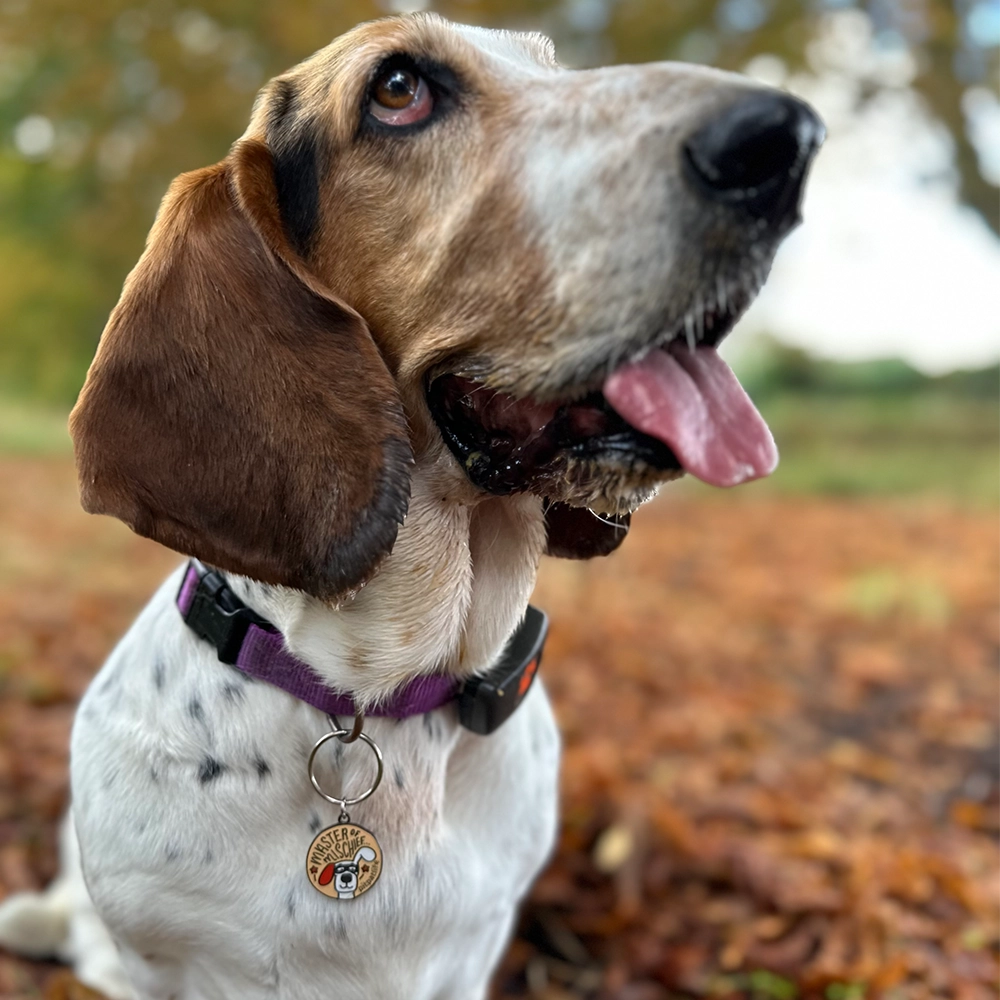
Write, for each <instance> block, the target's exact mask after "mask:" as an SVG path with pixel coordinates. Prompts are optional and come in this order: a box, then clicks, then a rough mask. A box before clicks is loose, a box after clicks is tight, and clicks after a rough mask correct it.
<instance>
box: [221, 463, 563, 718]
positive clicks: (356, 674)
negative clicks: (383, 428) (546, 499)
mask: <svg viewBox="0 0 1000 1000" xmlns="http://www.w3.org/2000/svg"><path fill="white" fill-rule="evenodd" d="M544 549H545V520H544V515H543V513H542V506H541V500H540V499H539V498H538V497H535V496H532V495H529V494H521V495H517V496H509V497H486V498H483V497H482V495H481V494H480V495H473V494H471V492H470V491H469V490H468V489H466V488H464V487H458V488H456V485H455V478H454V471H453V466H451V465H450V464H449V462H448V461H447V460H445V459H442V460H441V461H438V462H435V463H433V464H429V465H427V464H423V463H420V464H418V467H417V468H416V469H415V470H414V474H413V482H412V492H411V497H410V506H409V512H408V514H407V517H406V521H405V523H404V524H403V526H402V527H401V528H400V531H399V535H398V537H397V539H396V544H395V547H394V548H393V551H392V553H391V555H389V557H388V558H387V559H386V560H385V562H384V563H383V564H382V566H381V568H380V569H379V571H378V573H377V575H376V576H375V578H374V579H373V580H372V581H371V582H370V583H369V584H368V585H367V586H365V587H363V588H362V589H361V590H359V591H358V592H357V594H355V595H354V597H353V598H351V599H349V600H347V601H345V602H344V603H342V604H340V605H339V606H337V607H331V606H330V605H328V604H325V603H324V602H322V601H319V600H317V599H316V598H314V597H310V596H309V595H308V594H305V593H303V592H301V591H297V590H290V589H287V588H282V587H271V586H267V585H264V584H259V583H256V582H254V581H251V580H247V579H244V578H240V577H236V578H232V579H231V584H232V586H233V589H234V591H236V593H237V594H238V596H239V597H240V598H241V599H242V600H243V601H245V602H246V604H247V605H249V606H250V607H251V608H253V609H254V610H255V611H257V612H258V613H259V614H261V615H263V616H264V617H265V618H267V619H268V620H269V621H271V622H272V623H273V624H274V625H276V626H277V627H278V628H279V629H280V630H281V632H282V633H283V634H284V636H285V642H286V644H287V646H288V648H289V650H290V652H292V653H293V654H294V655H296V656H297V657H299V658H300V659H302V660H304V661H305V662H306V663H308V664H309V665H310V666H311V667H312V668H313V669H314V670H315V671H316V672H317V673H318V674H319V675H320V676H321V677H322V678H323V680H324V681H325V682H326V683H327V684H329V685H330V686H331V687H333V688H336V689H338V690H342V691H346V692H351V693H352V694H355V695H356V696H358V697H359V698H360V699H361V700H366V701H367V700H374V699H377V698H379V697H383V696H385V695H386V694H388V693H389V692H391V691H393V690H394V689H396V688H397V687H399V686H400V685H401V684H403V683H405V682H406V681H408V680H410V679H412V678H413V677H414V676H416V675H418V674H425V673H432V672H447V673H451V674H453V675H455V676H456V677H466V676H469V675H471V674H474V673H476V672H477V671H480V670H483V669H485V668H486V667H488V666H489V665H490V663H491V662H492V661H493V660H494V659H495V658H496V657H497V655H498V654H499V653H500V650H501V649H502V647H503V644H504V642H505V641H506V640H507V637H508V636H509V635H510V634H511V632H512V631H513V630H514V629H515V628H516V626H517V623H518V622H519V621H520V619H521V617H522V615H523V614H524V608H525V605H526V604H527V603H528V598H529V597H530V595H531V591H532V588H533V587H534V584H535V576H536V573H537V570H538V562H539V559H540V558H541V555H542V552H543V551H544Z"/></svg>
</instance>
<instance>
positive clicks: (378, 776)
mask: <svg viewBox="0 0 1000 1000" xmlns="http://www.w3.org/2000/svg"><path fill="white" fill-rule="evenodd" d="M355 726H356V728H359V727H357V723H355ZM350 732H351V730H349V729H334V730H332V731H331V732H329V733H324V734H323V735H322V736H321V737H320V738H319V739H318V740H317V741H316V743H315V745H314V746H313V748H312V751H311V752H310V754H309V781H310V782H311V784H312V786H313V788H315V789H316V791H317V793H318V794H319V795H322V796H323V798H324V799H326V801H327V802H332V803H333V805H335V806H340V808H341V810H342V811H344V810H346V809H347V807H348V806H354V805H357V804H358V803H359V802H364V800H365V799H367V798H368V796H369V795H371V794H372V792H374V791H375V789H376V788H378V786H379V783H380V782H381V781H382V770H383V768H382V751H381V750H380V749H379V748H378V744H377V743H376V742H375V741H374V740H373V739H372V738H371V737H370V736H369V735H368V734H367V733H362V732H360V731H359V732H358V734H357V736H356V737H352V738H353V739H360V740H361V741H362V742H364V743H367V744H368V746H370V747H371V748H372V753H374V754H375V761H376V763H377V765H378V770H377V771H376V773H375V780H374V781H373V782H372V783H371V787H370V788H369V789H368V790H367V791H365V792H362V793H361V794H360V795H357V796H355V797H354V798H353V799H341V798H337V796H335V795H327V793H326V792H324V791H323V789H322V788H321V787H320V784H319V780H318V779H317V777H316V771H315V769H314V766H315V763H316V754H317V753H318V752H319V748H320V747H321V746H323V744H324V743H326V742H327V741H328V740H332V739H335V738H336V739H340V738H342V737H344V736H347V735H348V734H349V733H350ZM345 742H350V741H345Z"/></svg>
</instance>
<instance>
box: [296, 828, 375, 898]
mask: <svg viewBox="0 0 1000 1000" xmlns="http://www.w3.org/2000/svg"><path fill="white" fill-rule="evenodd" d="M340 818H341V822H339V823H337V825H336V826H328V827H327V828H326V829H325V830H320V832H319V833H318V834H316V839H315V840H314V841H313V842H312V843H311V844H310V845H309V853H308V854H307V855H306V874H307V875H308V876H309V881H310V882H311V883H312V884H313V886H314V887H315V888H316V889H318V890H319V891H320V892H321V893H323V895H324V896H329V897H330V898H331V899H354V898H355V897H356V896H360V895H361V894H362V893H363V892H367V891H368V890H369V889H370V888H371V887H372V886H373V885H374V884H375V883H376V882H377V881H378V877H379V875H381V874H382V849H381V848H380V847H379V846H378V841H377V840H376V839H375V837H374V836H373V835H372V833H371V831H369V830H366V829H365V828H364V827H363V826H358V824H357V823H352V822H351V821H350V817H347V816H345V815H344V814H341V817H340Z"/></svg>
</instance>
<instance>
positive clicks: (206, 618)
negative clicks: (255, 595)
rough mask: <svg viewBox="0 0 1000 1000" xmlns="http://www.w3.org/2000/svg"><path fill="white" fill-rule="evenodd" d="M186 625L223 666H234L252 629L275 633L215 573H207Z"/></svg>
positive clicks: (211, 571)
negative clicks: (226, 664) (257, 626)
mask: <svg viewBox="0 0 1000 1000" xmlns="http://www.w3.org/2000/svg"><path fill="white" fill-rule="evenodd" d="M184 621H185V622H187V624H188V626H189V627H190V628H191V629H192V631H193V632H194V633H195V635H197V636H198V637H199V638H200V639H205V640H206V641H207V642H210V643H211V644H212V645H213V646H214V647H215V649H216V651H217V652H218V654H219V659H220V660H221V661H222V662H223V663H229V664H234V663H235V662H236V659H237V657H238V656H239V655H240V649H241V648H242V647H243V640H244V639H245V638H246V634H247V631H248V629H249V628H250V626H251V625H259V626H260V627H261V628H266V629H268V630H273V628H274V626H273V625H271V623H270V622H268V621H267V620H266V619H264V618H261V617H260V615H257V614H255V613H254V612H253V611H251V610H250V609H249V608H248V607H247V606H246V605H245V604H244V603H243V602H242V601H241V600H240V599H239V598H238V597H237V596H236V595H235V594H234V593H233V592H232V591H231V590H230V589H229V585H228V584H227V583H226V581H225V578H224V577H223V576H222V575H221V574H220V573H216V572H215V570H211V569H209V570H205V572H204V573H203V574H202V576H201V579H200V580H199V581H198V587H197V589H196V590H195V593H194V598H193V600H192V601H191V607H190V608H188V612H187V614H186V615H184Z"/></svg>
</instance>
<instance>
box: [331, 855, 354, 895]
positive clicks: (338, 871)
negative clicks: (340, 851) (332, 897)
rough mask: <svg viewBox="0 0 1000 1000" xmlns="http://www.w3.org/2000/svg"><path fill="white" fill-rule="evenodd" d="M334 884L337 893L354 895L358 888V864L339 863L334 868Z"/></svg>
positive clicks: (350, 862) (352, 862)
mask: <svg viewBox="0 0 1000 1000" xmlns="http://www.w3.org/2000/svg"><path fill="white" fill-rule="evenodd" d="M333 884H334V885H335V886H336V887H337V892H338V893H341V892H349V893H351V894H352V895H353V893H354V890H355V889H357V887H358V864H357V862H356V861H338V862H337V863H336V864H335V865H334V866H333Z"/></svg>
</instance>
